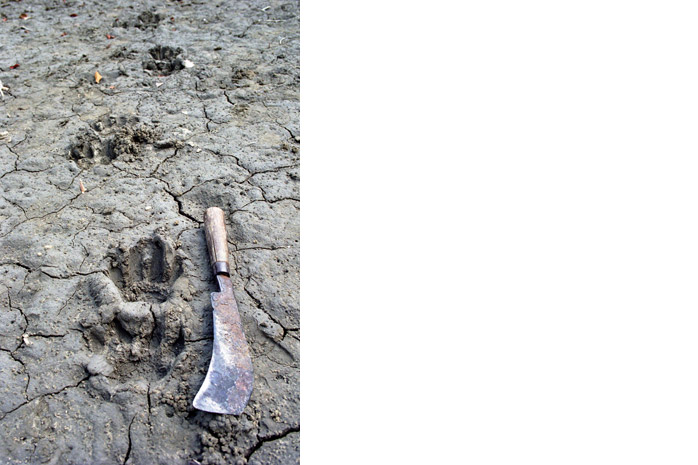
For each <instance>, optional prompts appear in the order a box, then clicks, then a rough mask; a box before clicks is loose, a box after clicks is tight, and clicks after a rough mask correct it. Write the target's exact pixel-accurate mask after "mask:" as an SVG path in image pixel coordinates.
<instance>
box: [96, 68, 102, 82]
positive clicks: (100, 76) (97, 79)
mask: <svg viewBox="0 0 698 465" xmlns="http://www.w3.org/2000/svg"><path fill="white" fill-rule="evenodd" d="M101 80H102V75H101V74H99V71H95V82H96V83H97V84H99V81H101Z"/></svg>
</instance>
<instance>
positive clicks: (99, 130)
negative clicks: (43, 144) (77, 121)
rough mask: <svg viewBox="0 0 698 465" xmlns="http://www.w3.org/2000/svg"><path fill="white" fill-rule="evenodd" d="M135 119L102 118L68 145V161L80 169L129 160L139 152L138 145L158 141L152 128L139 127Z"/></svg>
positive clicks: (147, 126) (142, 125)
mask: <svg viewBox="0 0 698 465" xmlns="http://www.w3.org/2000/svg"><path fill="white" fill-rule="evenodd" d="M138 122H139V119H138V118H137V117H116V116H111V115H109V116H105V117H103V118H101V119H100V120H98V121H96V122H95V123H94V124H92V127H91V128H90V129H89V130H87V131H85V132H83V133H82V134H79V135H78V136H77V138H76V141H75V142H74V143H73V144H72V145H71V146H70V150H69V158H70V159H72V160H75V162H76V163H77V164H78V165H79V166H80V167H81V168H88V167H90V166H93V165H95V164H109V163H111V162H112V161H114V160H116V159H123V160H124V161H132V160H133V159H135V157H137V156H138V154H139V153H140V145H142V144H150V143H153V142H155V141H156V140H157V138H158V132H157V130H156V129H155V128H153V127H151V126H149V125H146V124H139V123H138Z"/></svg>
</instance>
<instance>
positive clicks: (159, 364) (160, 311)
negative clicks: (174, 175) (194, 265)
mask: <svg viewBox="0 0 698 465" xmlns="http://www.w3.org/2000/svg"><path fill="white" fill-rule="evenodd" d="M181 275H182V259H181V257H180V256H179V255H178V254H177V251H176V250H175V247H174V243H173V241H172V240H171V239H170V238H169V237H166V236H164V235H162V234H160V233H156V234H155V235H154V236H153V237H151V238H147V239H143V240H141V241H139V242H138V243H137V244H135V245H134V246H133V247H131V248H127V249H125V250H124V249H119V250H118V253H117V254H115V257H114V264H113V266H112V268H111V270H110V276H109V277H107V276H105V275H102V274H95V275H93V276H90V278H88V281H87V293H88V294H89V296H90V298H91V305H88V306H87V308H86V311H85V313H84V315H83V318H82V319H81V325H82V327H84V328H86V333H87V340H88V346H89V349H90V351H92V352H93V354H94V357H95V360H93V362H94V363H92V365H88V366H87V369H88V371H90V373H91V374H104V375H105V376H110V377H115V378H117V379H120V380H124V379H138V378H140V379H147V380H150V381H153V380H158V379H160V378H163V377H164V376H166V375H167V373H168V372H169V371H170V370H171V368H172V366H173V363H174V361H175V359H176V358H177V356H178V355H179V354H180V353H181V352H182V351H183V349H184V331H183V328H182V318H181V315H182V313H183V312H184V311H185V307H186V305H187V304H185V303H184V301H183V300H182V299H181V298H180V297H179V296H178V295H176V292H175V291H173V289H174V288H175V287H176V286H175V282H176V281H177V280H178V279H179V278H180V277H181ZM182 279H185V278H183V277H182ZM173 294H175V295H173Z"/></svg>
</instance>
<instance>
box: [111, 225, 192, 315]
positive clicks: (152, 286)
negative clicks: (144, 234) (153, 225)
mask: <svg viewBox="0 0 698 465" xmlns="http://www.w3.org/2000/svg"><path fill="white" fill-rule="evenodd" d="M109 274H110V277H111V278H112V280H113V281H114V283H115V284H116V285H117V287H118V288H119V289H120V290H121V293H122V294H123V296H124V298H125V299H126V300H128V301H130V302H135V301H146V302H164V301H165V300H166V299H167V296H168V294H169V293H170V292H171V290H172V284H173V283H174V282H175V281H176V280H177V278H179V277H180V276H181V274H182V260H181V258H180V257H179V256H177V254H176V253H175V246H174V243H173V242H172V240H171V239H170V238H168V237H166V236H164V235H162V234H158V233H156V234H155V236H154V237H152V238H148V239H142V240H140V241H139V242H138V243H137V244H136V245H135V246H133V247H131V248H130V249H126V250H124V249H120V250H119V251H118V253H117V254H115V257H114V264H113V266H112V267H111V269H110V273H109Z"/></svg>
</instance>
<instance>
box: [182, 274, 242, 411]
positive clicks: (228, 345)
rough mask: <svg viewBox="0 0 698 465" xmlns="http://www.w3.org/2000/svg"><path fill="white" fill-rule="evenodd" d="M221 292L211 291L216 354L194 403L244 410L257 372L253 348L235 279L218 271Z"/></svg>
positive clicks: (206, 408) (207, 407) (199, 406)
mask: <svg viewBox="0 0 698 465" xmlns="http://www.w3.org/2000/svg"><path fill="white" fill-rule="evenodd" d="M216 277H217V278H218V284H219V286H220V289H221V291H220V292H214V293H212V294H211V304H212V305H213V355H212V356H211V364H210V365H209V367H208V373H206V379H204V382H203V384H202V385H201V389H199V392H198V393H197V394H196V397H195V398H194V407H196V408H197V409H199V410H204V411H206V412H212V413H229V414H233V415H239V414H240V413H242V411H243V409H244V408H245V405H247V401H248V400H249V399H250V395H251V394H252V384H253V381H254V374H253V372H252V359H251V358H250V349H249V347H248V346H247V341H246V340H245V334H244V333H243V332H242V323H241V321H240V314H239V313H238V306H237V302H235V297H234V296H233V283H232V282H231V281H230V278H229V277H228V276H224V275H218V276H216Z"/></svg>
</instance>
